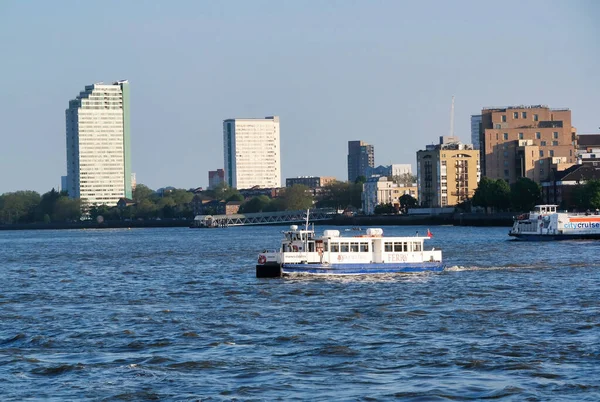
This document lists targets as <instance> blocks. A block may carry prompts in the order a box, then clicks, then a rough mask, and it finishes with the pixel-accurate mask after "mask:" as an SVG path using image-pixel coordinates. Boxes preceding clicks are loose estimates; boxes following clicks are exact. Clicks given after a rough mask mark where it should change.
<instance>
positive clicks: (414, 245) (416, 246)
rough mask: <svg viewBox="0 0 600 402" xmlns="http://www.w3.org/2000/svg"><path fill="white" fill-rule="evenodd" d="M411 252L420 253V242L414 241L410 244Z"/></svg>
mask: <svg viewBox="0 0 600 402" xmlns="http://www.w3.org/2000/svg"><path fill="white" fill-rule="evenodd" d="M412 251H421V242H418V241H414V242H413V243H412Z"/></svg>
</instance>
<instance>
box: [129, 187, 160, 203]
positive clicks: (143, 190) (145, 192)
mask: <svg viewBox="0 0 600 402" xmlns="http://www.w3.org/2000/svg"><path fill="white" fill-rule="evenodd" d="M155 197H156V193H155V192H154V190H152V189H150V188H149V187H148V186H145V185H143V184H138V185H137V186H135V190H133V200H134V201H135V202H140V201H142V200H150V199H153V198H155Z"/></svg>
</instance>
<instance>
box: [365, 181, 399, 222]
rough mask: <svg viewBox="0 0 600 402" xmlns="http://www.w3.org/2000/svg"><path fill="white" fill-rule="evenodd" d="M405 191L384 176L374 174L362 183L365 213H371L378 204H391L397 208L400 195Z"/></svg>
mask: <svg viewBox="0 0 600 402" xmlns="http://www.w3.org/2000/svg"><path fill="white" fill-rule="evenodd" d="M405 191H407V188H406V187H398V185H397V184H396V183H394V182H392V181H390V180H388V178H387V177H385V176H381V177H379V176H375V177H370V178H368V179H367V181H366V182H365V183H363V192H362V208H363V213H364V214H365V215H373V214H374V213H375V207H377V205H380V204H392V205H393V206H396V207H397V208H399V206H400V197H401V196H402V195H404V194H405Z"/></svg>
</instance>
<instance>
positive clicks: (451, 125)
mask: <svg viewBox="0 0 600 402" xmlns="http://www.w3.org/2000/svg"><path fill="white" fill-rule="evenodd" d="M450 137H454V95H452V108H451V109H450Z"/></svg>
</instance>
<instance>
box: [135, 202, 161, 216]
mask: <svg viewBox="0 0 600 402" xmlns="http://www.w3.org/2000/svg"><path fill="white" fill-rule="evenodd" d="M135 207H136V208H135V216H136V218H142V219H149V218H154V217H156V212H157V210H158V208H157V206H156V204H155V203H154V202H152V201H151V200H149V199H144V200H141V201H140V202H138V203H137V204H136V206H135Z"/></svg>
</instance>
